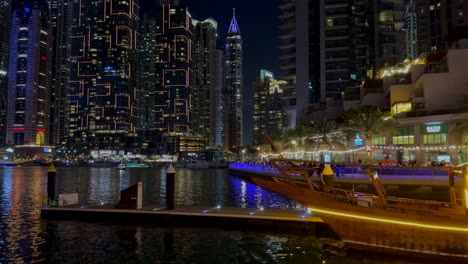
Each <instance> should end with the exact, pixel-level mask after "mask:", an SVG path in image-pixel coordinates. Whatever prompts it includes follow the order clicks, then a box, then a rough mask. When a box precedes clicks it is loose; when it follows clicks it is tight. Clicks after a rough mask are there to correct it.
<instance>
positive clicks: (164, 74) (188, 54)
mask: <svg viewBox="0 0 468 264" xmlns="http://www.w3.org/2000/svg"><path fill="white" fill-rule="evenodd" d="M177 2H178V1H161V4H160V7H159V9H158V11H157V14H156V29H155V30H156V51H155V52H156V61H155V64H156V67H155V69H156V74H155V79H156V87H155V100H154V101H155V106H154V109H155V113H154V115H155V128H156V129H158V130H160V131H161V132H162V133H166V134H167V135H172V134H186V133H189V132H190V131H191V128H192V107H191V105H192V102H191V100H192V82H193V71H192V68H191V64H192V39H193V25H192V17H191V15H190V13H189V11H188V8H187V7H186V6H185V5H182V4H179V3H177Z"/></svg>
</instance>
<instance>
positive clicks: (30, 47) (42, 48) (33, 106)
mask: <svg viewBox="0 0 468 264" xmlns="http://www.w3.org/2000/svg"><path fill="white" fill-rule="evenodd" d="M11 25H12V28H11V35H10V63H9V83H8V97H7V98H8V103H7V133H6V144H8V145H41V146H44V145H47V144H48V143H49V135H50V133H51V131H50V126H49V121H50V119H49V118H50V116H49V115H50V83H51V66H52V65H51V62H52V60H51V58H52V57H51V52H52V49H51V41H52V39H51V38H52V37H51V33H50V27H49V26H50V25H49V16H48V14H47V10H46V9H45V10H44V9H42V8H33V7H32V6H29V5H24V6H23V7H22V8H19V9H17V10H15V11H14V12H13V14H12V23H11Z"/></svg>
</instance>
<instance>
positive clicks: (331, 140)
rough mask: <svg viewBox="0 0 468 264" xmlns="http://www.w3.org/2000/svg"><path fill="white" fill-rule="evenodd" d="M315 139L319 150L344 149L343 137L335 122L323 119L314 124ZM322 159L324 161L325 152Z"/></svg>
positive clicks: (321, 155) (321, 156)
mask: <svg viewBox="0 0 468 264" xmlns="http://www.w3.org/2000/svg"><path fill="white" fill-rule="evenodd" d="M311 131H312V134H313V137H312V138H313V139H314V141H315V142H316V146H317V147H318V149H319V150H327V149H336V148H343V147H344V144H343V137H342V133H341V132H340V131H339V129H338V126H337V124H336V122H335V121H333V120H328V119H322V120H320V121H319V122H316V123H314V124H313V126H312V128H311ZM320 159H321V160H322V161H323V160H324V155H323V152H322V153H321V154H320Z"/></svg>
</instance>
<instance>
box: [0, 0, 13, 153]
mask: <svg viewBox="0 0 468 264" xmlns="http://www.w3.org/2000/svg"><path fill="white" fill-rule="evenodd" d="M10 9H11V2H10V0H0V145H3V144H5V133H6V130H5V125H6V124H5V122H6V120H5V115H6V95H7V89H8V74H7V73H8V54H9V52H10V49H9V47H10V28H11V27H10V25H11V24H10V23H11V17H10Z"/></svg>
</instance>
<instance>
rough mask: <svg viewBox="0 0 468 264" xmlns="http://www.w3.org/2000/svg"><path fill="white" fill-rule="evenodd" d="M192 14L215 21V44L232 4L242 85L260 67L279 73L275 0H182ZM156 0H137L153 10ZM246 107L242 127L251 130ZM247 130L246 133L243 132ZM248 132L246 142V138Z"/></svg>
mask: <svg viewBox="0 0 468 264" xmlns="http://www.w3.org/2000/svg"><path fill="white" fill-rule="evenodd" d="M186 2H187V3H188V6H189V10H190V13H191V14H192V17H193V18H194V19H197V20H200V21H201V20H204V19H206V18H209V17H211V18H213V19H214V20H216V21H217V22H218V31H219V39H218V47H222V46H223V45H224V39H225V38H226V33H227V31H228V28H229V22H230V20H231V17H232V8H233V7H234V8H236V17H237V22H238V23H239V28H240V31H241V34H242V38H243V41H244V54H243V55H244V89H245V88H249V89H245V90H246V92H247V91H250V92H251V91H252V89H251V87H252V82H253V81H255V79H256V78H258V76H259V74H260V69H267V70H271V71H273V72H274V73H275V75H276V76H277V75H279V59H278V57H279V48H278V41H277V25H278V15H279V9H278V8H277V6H278V3H279V0H186ZM157 5H159V0H141V6H142V10H145V11H146V12H150V13H151V12H154V9H155V7H156V6H157ZM244 98H245V99H244V102H245V104H244V105H247V106H251V105H252V98H253V95H252V94H246V96H245V97H244ZM245 110H246V116H247V119H248V120H245V119H244V122H246V125H247V127H246V129H247V130H251V129H252V128H251V116H252V111H251V110H250V109H245ZM247 134H250V132H249V133H247ZM250 140H251V135H249V137H248V139H247V142H250Z"/></svg>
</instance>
